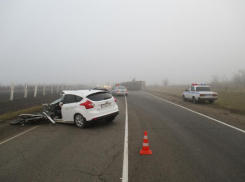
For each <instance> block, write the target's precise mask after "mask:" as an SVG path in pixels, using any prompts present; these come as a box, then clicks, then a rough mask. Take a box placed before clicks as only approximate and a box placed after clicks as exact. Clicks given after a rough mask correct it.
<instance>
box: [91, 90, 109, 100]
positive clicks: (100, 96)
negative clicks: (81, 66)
mask: <svg viewBox="0 0 245 182" xmlns="http://www.w3.org/2000/svg"><path fill="white" fill-rule="evenodd" d="M87 98H88V99H90V100H92V101H101V100H107V99H110V98H112V96H111V94H109V93H107V92H98V93H95V94H91V95H89V96H87Z"/></svg>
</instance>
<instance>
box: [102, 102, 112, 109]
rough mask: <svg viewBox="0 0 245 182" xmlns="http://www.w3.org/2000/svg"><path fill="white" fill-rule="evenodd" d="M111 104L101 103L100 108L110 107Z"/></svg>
mask: <svg viewBox="0 0 245 182" xmlns="http://www.w3.org/2000/svg"><path fill="white" fill-rule="evenodd" d="M110 106H111V104H110V103H108V104H103V105H101V108H102V109H104V108H106V107H110Z"/></svg>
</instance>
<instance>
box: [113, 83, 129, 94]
mask: <svg viewBox="0 0 245 182" xmlns="http://www.w3.org/2000/svg"><path fill="white" fill-rule="evenodd" d="M111 94H112V95H115V96H117V95H126V96H127V95H128V89H127V88H126V87H125V86H122V85H116V86H114V87H113V88H112V91H111Z"/></svg>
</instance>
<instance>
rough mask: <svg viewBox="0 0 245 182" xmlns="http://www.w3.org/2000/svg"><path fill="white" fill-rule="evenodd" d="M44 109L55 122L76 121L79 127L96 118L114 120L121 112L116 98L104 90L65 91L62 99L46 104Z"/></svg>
mask: <svg viewBox="0 0 245 182" xmlns="http://www.w3.org/2000/svg"><path fill="white" fill-rule="evenodd" d="M43 111H44V112H45V113H46V114H48V115H49V116H50V117H51V118H52V119H53V120H54V121H55V122H61V123H75V124H76V126H77V127H79V128H84V127H86V125H87V124H88V123H90V122H91V121H94V120H100V119H105V120H106V121H108V122H112V121H113V120H114V119H115V117H116V116H117V115H118V114H119V109H118V106H117V103H116V99H115V98H114V97H113V96H112V95H111V94H110V93H108V92H107V91H104V90H76V91H63V94H62V97H61V98H60V99H58V100H56V101H54V102H53V103H51V104H44V107H43Z"/></svg>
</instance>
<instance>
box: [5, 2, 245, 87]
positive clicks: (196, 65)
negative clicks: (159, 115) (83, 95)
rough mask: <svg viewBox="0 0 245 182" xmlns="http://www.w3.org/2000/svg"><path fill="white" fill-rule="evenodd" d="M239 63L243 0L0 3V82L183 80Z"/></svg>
mask: <svg viewBox="0 0 245 182" xmlns="http://www.w3.org/2000/svg"><path fill="white" fill-rule="evenodd" d="M239 69H245V1H244V0H111V1H109V0H67V1H63V0H1V1H0V83H2V84H10V83H11V82H15V83H26V82H27V83H85V84H89V83H91V82H95V83H99V84H101V83H105V82H111V83H113V82H121V81H129V80H130V77H132V78H136V80H145V81H146V84H155V83H158V84H161V82H162V80H163V79H164V78H168V79H169V81H170V83H171V84H189V83H192V82H198V83H202V82H208V81H210V80H211V79H212V76H213V75H221V76H226V78H231V77H232V75H233V74H234V73H235V72H237V71H238V70H239Z"/></svg>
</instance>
